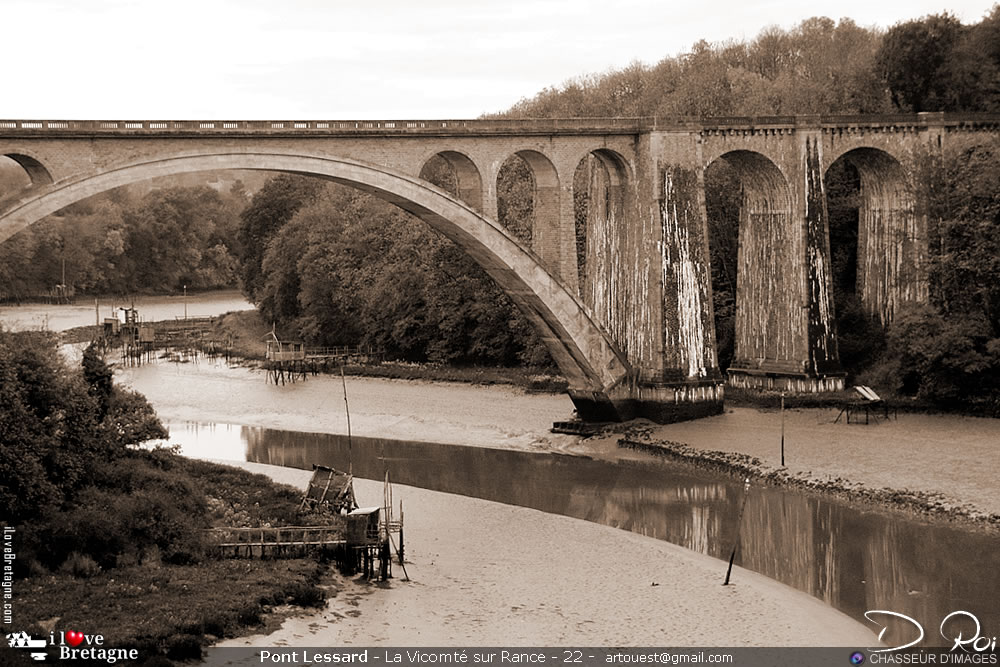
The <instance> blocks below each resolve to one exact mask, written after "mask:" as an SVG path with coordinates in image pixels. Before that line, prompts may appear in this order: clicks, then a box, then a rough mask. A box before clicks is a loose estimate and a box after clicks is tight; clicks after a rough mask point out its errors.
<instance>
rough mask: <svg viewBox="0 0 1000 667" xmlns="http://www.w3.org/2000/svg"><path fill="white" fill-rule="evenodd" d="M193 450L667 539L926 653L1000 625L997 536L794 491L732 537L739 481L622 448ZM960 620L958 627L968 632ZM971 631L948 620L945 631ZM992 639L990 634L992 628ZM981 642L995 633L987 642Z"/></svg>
mask: <svg viewBox="0 0 1000 667" xmlns="http://www.w3.org/2000/svg"><path fill="white" fill-rule="evenodd" d="M171 435H172V438H173V440H174V441H176V442H178V443H183V447H184V451H185V452H186V453H188V454H189V455H192V456H198V457H212V458H231V459H234V460H247V461H252V462H258V463H267V464H271V465H280V466H290V467H295V468H303V469H310V468H311V466H312V464H313V463H317V464H322V465H328V466H332V467H336V468H339V469H346V468H347V467H348V466H349V465H352V466H353V469H354V472H355V474H357V475H358V476H360V477H364V478H369V479H379V478H380V477H381V475H382V473H383V470H384V468H385V467H386V466H388V467H389V469H390V471H391V475H392V479H393V480H394V481H396V482H398V483H402V484H407V485H411V486H417V487H422V488H427V489H432V490H437V491H444V492H448V493H456V494H462V495H468V496H474V497H478V498H483V499H486V500H491V501H496V502H501V503H508V504H514V505H519V506H523V507H530V508H534V509H538V510H542V511H545V512H551V513H556V514H562V515H566V516H571V517H575V518H579V519H584V520H587V521H593V522H597V523H601V524H605V525H610V526H614V527H617V528H621V529H623V530H629V531H633V532H636V533H640V534H642V535H646V536H650V537H655V538H658V539H663V540H668V541H670V542H673V543H676V544H679V545H681V546H684V547H686V548H688V549H692V550H694V551H697V552H700V553H705V554H708V555H711V556H714V557H716V558H721V559H726V558H728V556H729V553H730V550H731V548H732V546H733V545H734V544H735V543H737V542H738V545H739V546H738V549H737V555H736V563H737V564H739V565H742V566H743V567H746V568H748V569H751V570H754V571H756V572H759V573H761V574H764V575H766V576H768V577H771V578H773V579H776V580H778V581H780V582H782V583H785V584H787V585H789V586H792V587H794V588H797V589H799V590H801V591H804V592H807V593H809V594H811V595H813V596H815V597H817V598H820V599H822V600H823V601H825V602H827V603H828V604H830V605H832V606H833V607H835V608H837V609H839V610H841V611H843V612H845V613H846V614H848V615H849V616H850V617H852V618H855V619H859V620H863V618H864V613H865V612H866V611H868V610H889V611H895V612H899V613H903V614H906V615H907V616H909V617H911V618H913V619H914V620H916V621H917V622H918V623H920V624H921V625H922V627H923V628H924V629H925V632H926V633H927V641H928V642H929V643H930V644H932V645H945V644H947V645H950V644H948V642H946V641H945V640H944V639H943V638H942V636H941V635H940V631H939V626H940V624H941V621H942V620H943V619H945V617H946V616H948V615H949V614H951V613H952V612H954V611H966V612H968V613H969V614H972V615H974V616H975V617H976V618H977V619H978V621H979V622H980V624H981V633H983V634H984V635H985V633H987V632H991V629H992V628H1000V602H998V600H997V596H996V591H997V590H1000V572H998V569H997V546H998V541H997V539H996V537H993V536H988V535H982V534H976V533H970V532H968V531H965V530H961V529H957V528H954V527H948V526H941V525H930V524H926V523H923V522H920V521H915V520H912V519H908V518H905V517H903V516H901V515H899V514H895V513H883V512H875V511H866V510H862V509H859V508H857V507H854V506H851V505H848V504H845V503H841V502H838V501H831V500H827V499H824V498H820V497H817V496H813V495H807V494H803V493H801V492H797V491H785V490H777V489H773V488H766V487H765V488H761V487H752V488H751V491H750V494H749V496H748V500H747V503H746V510H745V514H744V517H743V524H742V527H741V530H740V533H739V537H737V517H738V515H739V508H740V505H741V503H742V499H743V484H742V483H741V482H740V480H734V479H728V478H720V477H712V476H709V475H706V474H704V473H701V472H698V473H692V472H690V471H689V470H681V469H679V468H677V467H676V466H674V465H671V464H669V463H664V462H662V461H658V460H654V459H651V458H647V457H645V456H643V455H639V454H633V453H630V452H623V453H622V454H621V456H615V455H609V453H608V452H595V455H594V456H584V455H575V454H565V453H553V452H532V451H515V450H507V449H496V448H485V447H468V446H462V445H452V444H442V443H431V442H420V441H403V440H398V439H383V438H368V437H353V438H351V440H350V442H349V441H348V438H347V437H346V436H344V435H330V434H320V433H307V432H301V431H285V430H277V429H268V428H261V427H246V426H235V425H225V424H199V423H180V424H172V425H171ZM880 620H884V621H887V624H888V626H889V632H888V633H887V634H886V636H885V641H887V642H894V641H898V642H899V643H906V642H908V641H910V640H912V639H914V638H915V636H914V632H916V630H915V626H913V625H912V624H910V623H909V622H906V621H901V620H899V619H896V618H893V617H882V618H880ZM963 624H964V625H963ZM974 630H975V628H974V623H973V621H972V619H971V617H967V616H961V617H953V618H952V619H951V621H949V623H948V624H947V625H946V627H945V632H946V633H947V634H948V635H949V637H954V636H956V635H957V632H960V631H961V632H964V636H965V637H969V636H970V634H971V633H972V632H973V631H974ZM993 633H994V634H995V631H993ZM990 636H993V635H992V634H991V635H990Z"/></svg>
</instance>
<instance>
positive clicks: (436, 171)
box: [420, 151, 483, 213]
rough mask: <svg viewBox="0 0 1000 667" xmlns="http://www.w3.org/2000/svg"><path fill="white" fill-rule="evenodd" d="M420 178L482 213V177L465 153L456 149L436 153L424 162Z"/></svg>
mask: <svg viewBox="0 0 1000 667" xmlns="http://www.w3.org/2000/svg"><path fill="white" fill-rule="evenodd" d="M420 178H422V179H424V180H425V181H428V182H430V183H433V184H434V185H436V186H438V187H439V188H441V189H442V190H444V191H446V192H449V193H451V194H452V195H454V196H456V197H458V198H459V199H461V200H462V201H464V202H465V203H466V204H468V205H469V206H471V207H472V208H474V209H475V210H477V211H479V212H480V213H482V211H483V179H482V176H481V175H480V173H479V169H478V168H477V167H476V164H475V163H474V162H473V161H472V160H471V159H470V158H469V157H468V156H467V155H465V154H463V153H459V152H457V151H442V152H440V153H437V154H436V155H433V156H432V157H431V158H430V159H429V160H427V162H425V163H424V166H423V167H422V168H421V169H420Z"/></svg>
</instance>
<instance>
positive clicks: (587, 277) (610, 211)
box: [573, 149, 629, 307]
mask: <svg viewBox="0 0 1000 667" xmlns="http://www.w3.org/2000/svg"><path fill="white" fill-rule="evenodd" d="M628 183H629V177H628V166H627V164H626V163H625V160H624V158H622V156H621V155H619V154H618V153H615V152H614V151H610V150H606V149H597V150H594V151H591V152H590V153H588V154H587V155H585V156H584V157H583V158H582V159H581V160H580V161H579V162H578V163H577V166H576V170H575V172H574V173H573V222H574V236H575V242H576V243H575V248H576V270H577V284H578V285H579V290H578V291H579V293H580V294H581V295H582V296H583V297H584V300H585V302H587V305H589V306H591V307H593V306H594V303H593V300H594V294H593V290H594V276H595V275H597V272H600V271H601V266H602V264H603V263H605V261H606V260H608V258H607V257H606V254H607V251H608V250H609V247H608V245H609V244H608V243H607V242H606V241H607V239H606V236H607V234H608V232H609V231H610V230H612V229H614V227H615V224H616V221H617V222H620V221H621V220H623V219H624V217H625V199H626V194H627V191H628Z"/></svg>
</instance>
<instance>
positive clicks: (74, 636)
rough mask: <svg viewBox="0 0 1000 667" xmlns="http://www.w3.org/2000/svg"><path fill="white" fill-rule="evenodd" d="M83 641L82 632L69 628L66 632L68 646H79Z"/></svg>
mask: <svg viewBox="0 0 1000 667" xmlns="http://www.w3.org/2000/svg"><path fill="white" fill-rule="evenodd" d="M82 641H83V633H82V632H76V631H74V630H70V631H69V632H67V633H66V643H67V644H69V645H70V646H79V645H80V642H82Z"/></svg>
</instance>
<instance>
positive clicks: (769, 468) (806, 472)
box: [595, 407, 1000, 532]
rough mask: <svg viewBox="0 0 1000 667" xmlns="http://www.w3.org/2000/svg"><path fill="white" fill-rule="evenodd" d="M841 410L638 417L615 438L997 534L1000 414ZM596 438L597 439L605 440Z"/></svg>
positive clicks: (603, 443) (608, 438)
mask: <svg viewBox="0 0 1000 667" xmlns="http://www.w3.org/2000/svg"><path fill="white" fill-rule="evenodd" d="M838 414H839V409H838V408H837V407H831V408H826V409H796V410H786V411H785V413H784V463H785V465H782V415H781V413H780V412H778V411H769V410H757V409H752V408H738V407H735V408H729V409H727V410H726V412H725V414H722V415H718V416H715V417H709V418H707V419H701V420H697V421H691V422H682V423H678V424H664V425H658V424H652V423H644V424H633V425H632V427H631V429H630V432H629V433H628V434H627V435H625V436H624V437H623V436H622V435H621V434H619V433H615V434H607V435H605V436H603V437H602V438H596V439H595V446H598V447H604V448H607V447H609V446H611V445H609V442H612V441H613V442H615V443H618V441H619V440H621V441H622V442H621V444H622V445H624V446H626V447H631V448H635V449H642V450H644V451H649V452H653V453H655V454H658V455H660V456H664V457H667V458H670V459H672V460H676V461H683V462H685V463H687V464H690V465H693V466H695V467H699V468H711V469H715V470H719V471H722V472H726V473H729V474H734V475H738V476H740V477H742V476H745V475H750V476H752V477H754V478H755V479H758V480H761V481H762V482H763V483H766V484H773V485H776V486H792V487H797V488H802V489H806V490H809V491H812V492H817V493H823V494H826V495H835V496H838V497H842V498H845V499H848V500H851V501H854V502H859V503H864V504H867V505H874V506H878V507H884V508H888V509H893V510H899V511H905V512H907V513H908V514H910V515H916V516H924V517H928V518H934V519H939V520H946V521H953V522H958V523H962V524H964V525H967V526H969V527H972V528H977V529H984V530H990V531H996V532H1000V486H998V485H997V476H998V474H1000V463H998V456H1000V420H997V419H989V418H978V417H961V416H957V415H926V414H917V413H899V415H898V416H897V417H896V418H895V419H889V420H880V421H879V422H878V423H877V424H847V423H845V422H844V420H843V418H841V420H840V422H839V423H837V422H836V419H837V416H838ZM598 443H599V444H598Z"/></svg>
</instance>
